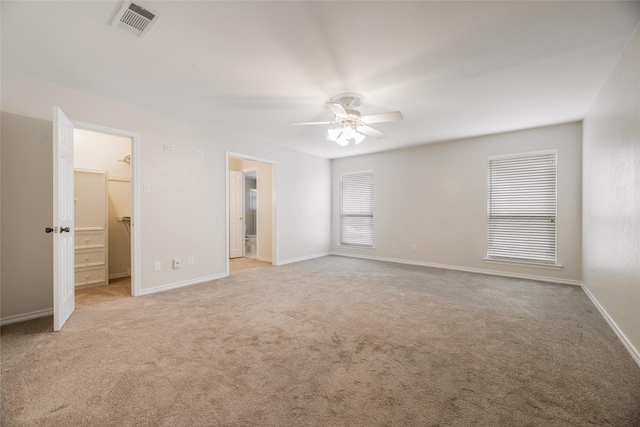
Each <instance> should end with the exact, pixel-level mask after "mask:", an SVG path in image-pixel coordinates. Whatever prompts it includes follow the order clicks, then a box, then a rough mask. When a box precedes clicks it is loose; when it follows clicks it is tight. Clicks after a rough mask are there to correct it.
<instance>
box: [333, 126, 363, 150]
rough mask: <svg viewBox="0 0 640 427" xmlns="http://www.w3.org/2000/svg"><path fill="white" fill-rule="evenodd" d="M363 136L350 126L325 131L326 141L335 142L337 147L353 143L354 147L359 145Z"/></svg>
mask: <svg viewBox="0 0 640 427" xmlns="http://www.w3.org/2000/svg"><path fill="white" fill-rule="evenodd" d="M364 137H365V135H363V134H361V133H360V132H358V131H356V130H355V129H354V128H353V127H352V126H350V125H344V124H343V125H342V126H341V127H337V128H333V129H329V130H328V131H327V139H328V140H329V141H335V142H336V143H337V144H338V145H341V146H343V147H344V146H346V145H349V143H350V142H351V141H353V142H354V143H355V144H356V145H358V144H360V143H361V142H362V141H363V140H364Z"/></svg>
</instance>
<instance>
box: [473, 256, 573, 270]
mask: <svg viewBox="0 0 640 427" xmlns="http://www.w3.org/2000/svg"><path fill="white" fill-rule="evenodd" d="M484 262H486V263H487V264H502V265H518V266H521V267H532V268H542V269H544V270H562V265H561V264H539V263H537V262H527V261H515V260H514V261H511V260H507V259H493V258H485V259H484Z"/></svg>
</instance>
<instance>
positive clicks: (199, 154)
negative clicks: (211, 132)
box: [196, 150, 204, 157]
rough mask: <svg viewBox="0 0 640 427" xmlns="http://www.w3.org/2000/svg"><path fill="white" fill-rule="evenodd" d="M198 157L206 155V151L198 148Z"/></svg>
mask: <svg viewBox="0 0 640 427" xmlns="http://www.w3.org/2000/svg"><path fill="white" fill-rule="evenodd" d="M196 157H204V151H202V150H196Z"/></svg>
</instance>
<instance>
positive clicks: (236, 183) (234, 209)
mask: <svg viewBox="0 0 640 427" xmlns="http://www.w3.org/2000/svg"><path fill="white" fill-rule="evenodd" d="M242 180H243V174H242V172H238V171H229V258H239V257H241V256H243V254H244V246H243V243H244V223H243V221H242V214H243V212H242V209H243V205H242V203H243V194H242V188H243V185H242Z"/></svg>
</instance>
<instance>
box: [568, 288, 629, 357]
mask: <svg viewBox="0 0 640 427" xmlns="http://www.w3.org/2000/svg"><path fill="white" fill-rule="evenodd" d="M580 287H581V288H582V290H583V291H584V293H585V294H586V295H587V297H588V298H589V299H590V300H591V303H592V304H593V305H595V306H596V308H597V309H598V311H599V312H600V315H601V316H602V317H604V320H606V321H607V323H608V324H609V327H610V328H611V329H613V332H614V333H615V334H616V336H617V337H618V339H619V340H620V342H622V345H624V347H625V348H626V349H627V351H628V352H629V354H630V355H631V357H632V358H633V360H634V362H636V364H637V365H638V366H640V351H638V349H637V348H635V347H634V346H633V344H632V343H631V341H629V338H627V336H626V335H625V334H624V332H622V331H621V330H620V328H619V327H618V325H617V324H616V322H615V321H614V320H613V319H612V318H611V316H609V313H607V310H605V309H604V307H603V306H602V305H600V303H599V302H598V300H597V299H596V297H595V296H593V294H592V293H591V291H590V290H589V289H588V288H587V287H586V286H585V284H584V283H582V282H580Z"/></svg>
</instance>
